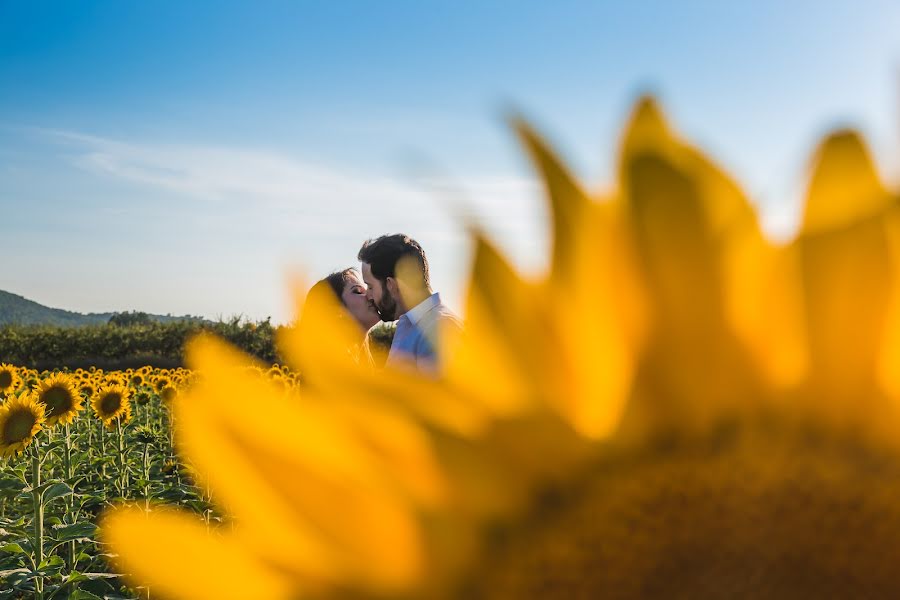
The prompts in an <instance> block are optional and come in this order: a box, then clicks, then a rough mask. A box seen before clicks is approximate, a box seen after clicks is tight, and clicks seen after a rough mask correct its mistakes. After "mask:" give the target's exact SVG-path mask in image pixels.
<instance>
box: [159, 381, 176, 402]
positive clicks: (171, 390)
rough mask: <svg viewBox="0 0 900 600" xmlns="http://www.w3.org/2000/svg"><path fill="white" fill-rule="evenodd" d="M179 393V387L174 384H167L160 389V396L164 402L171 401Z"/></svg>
mask: <svg viewBox="0 0 900 600" xmlns="http://www.w3.org/2000/svg"><path fill="white" fill-rule="evenodd" d="M177 395H178V388H176V387H175V386H174V385H171V384H170V385H167V386H166V387H164V388H163V389H161V390H160V391H159V398H160V400H162V401H163V402H171V401H172V400H174V399H175V396H177Z"/></svg>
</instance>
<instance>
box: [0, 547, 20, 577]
mask: <svg viewBox="0 0 900 600" xmlns="http://www.w3.org/2000/svg"><path fill="white" fill-rule="evenodd" d="M0 552H7V553H9V554H25V550H23V549H22V546H20V545H18V544H4V545H3V546H0ZM0 575H2V573H0Z"/></svg>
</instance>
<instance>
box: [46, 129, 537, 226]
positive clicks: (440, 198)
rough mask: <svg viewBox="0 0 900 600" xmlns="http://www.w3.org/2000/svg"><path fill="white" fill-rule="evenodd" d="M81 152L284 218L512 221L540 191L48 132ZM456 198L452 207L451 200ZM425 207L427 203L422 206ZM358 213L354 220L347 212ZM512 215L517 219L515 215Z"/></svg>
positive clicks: (112, 173) (139, 176)
mask: <svg viewBox="0 0 900 600" xmlns="http://www.w3.org/2000/svg"><path fill="white" fill-rule="evenodd" d="M42 133H43V134H44V135H47V136H50V137H51V138H53V139H55V140H57V141H58V142H60V143H65V144H67V145H71V146H73V147H75V148H76V154H75V159H74V160H75V163H76V164H77V165H78V166H79V167H81V168H83V169H85V170H88V171H90V172H93V173H95V174H97V175H101V176H106V177H112V178H117V179H121V180H126V181H130V182H132V183H135V184H138V185H141V186H149V187H155V188H159V189H161V190H164V191H167V192H171V193H175V194H179V195H184V196H187V197H191V198H195V199H199V200H204V201H207V202H213V203H214V202H228V203H230V202H232V201H235V200H236V201H247V202H250V203H251V204H252V205H254V206H256V207H257V208H258V209H266V210H275V211H278V212H280V213H292V214H297V213H302V214H304V215H324V214H332V213H334V212H338V213H340V214H341V215H342V216H343V217H345V218H346V217H349V218H352V217H353V216H354V215H359V216H362V217H367V218H368V217H372V216H377V215H385V214H387V215H391V214H392V213H393V214H394V215H396V214H397V211H412V212H417V211H418V212H424V213H431V212H435V211H442V214H443V215H444V216H445V217H447V216H449V215H448V214H447V208H446V207H441V205H442V204H445V203H448V202H449V203H453V202H454V198H453V196H454V195H456V198H455V200H458V201H461V199H462V196H463V195H464V196H465V198H466V202H467V203H468V204H470V205H472V206H473V207H474V208H475V209H476V212H477V213H479V214H482V215H483V216H490V217H499V216H510V213H516V212H519V211H518V210H517V208H520V207H522V206H524V205H525V204H527V202H523V198H526V199H527V198H528V197H532V198H533V197H534V196H535V195H536V194H537V193H538V192H537V190H538V187H537V184H536V182H535V181H534V180H533V179H531V178H525V177H515V176H508V175H498V176H482V177H477V178H463V179H461V180H459V181H450V180H449V178H438V177H413V176H411V177H408V178H399V177H396V176H384V175H380V174H372V173H364V172H359V171H354V170H351V169H346V168H336V167H333V166H328V165H322V164H316V163H314V162H311V161H309V160H305V159H301V158H298V157H295V156H290V155H286V154H282V153H277V152H272V151H267V150H256V149H245V148H235V147H225V146H210V145H202V144H158V143H142V142H133V141H128V142H126V141H120V140H114V139H109V138H103V137H97V136H92V135H86V134H83V133H77V132H71V131H57V130H42ZM448 197H450V200H448ZM423 200H424V202H423ZM351 207H352V208H353V209H354V212H351V213H350V214H348V213H347V212H346V210H345V209H347V208H351ZM513 216H514V215H513Z"/></svg>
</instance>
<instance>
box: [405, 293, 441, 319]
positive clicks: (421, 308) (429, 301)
mask: <svg viewBox="0 0 900 600" xmlns="http://www.w3.org/2000/svg"><path fill="white" fill-rule="evenodd" d="M440 303H441V295H440V294H439V293H437V292H435V293H433V294H432V295H431V296H429V297H428V298H425V299H424V300H422V301H421V302H419V303H418V304H417V305H415V306H414V307H412V308H411V309H409V310H408V311H406V313H405V314H404V315H403V316H404V317H406V318H407V319H408V320H409V321H410V322H411V323H412V324H413V325H417V324H418V323H419V321H421V320H422V317H424V316H425V315H426V314H428V312H429V311H431V309H433V308H434V307H436V306H437V305H439V304H440ZM401 318H402V317H401Z"/></svg>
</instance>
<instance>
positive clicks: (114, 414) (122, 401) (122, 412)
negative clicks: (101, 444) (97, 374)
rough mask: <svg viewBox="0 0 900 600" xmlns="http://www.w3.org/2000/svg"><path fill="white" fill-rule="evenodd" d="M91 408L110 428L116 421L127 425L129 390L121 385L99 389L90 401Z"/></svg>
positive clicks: (129, 413) (129, 403)
mask: <svg viewBox="0 0 900 600" xmlns="http://www.w3.org/2000/svg"><path fill="white" fill-rule="evenodd" d="M91 408H93V409H94V414H96V415H97V418H98V419H100V420H101V421H103V424H104V425H105V426H106V427H108V428H112V427H113V426H114V425H115V422H116V420H118V419H121V421H122V422H123V423H127V422H128V421H129V420H130V419H131V400H130V399H129V390H128V388H127V387H125V386H122V385H112V386H107V387H104V388H101V389H100V390H99V391H97V393H95V394H94V397H93V398H92V399H91Z"/></svg>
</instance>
